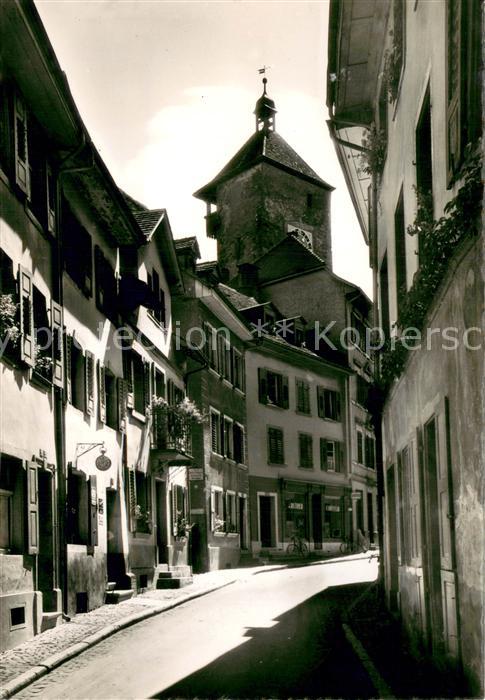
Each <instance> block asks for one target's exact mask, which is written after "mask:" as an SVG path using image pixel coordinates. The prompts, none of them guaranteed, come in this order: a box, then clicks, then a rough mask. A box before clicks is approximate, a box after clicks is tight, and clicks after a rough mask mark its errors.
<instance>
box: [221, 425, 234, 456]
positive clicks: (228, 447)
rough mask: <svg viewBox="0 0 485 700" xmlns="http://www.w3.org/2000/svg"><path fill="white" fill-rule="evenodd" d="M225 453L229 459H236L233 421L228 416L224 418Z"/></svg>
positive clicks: (223, 441)
mask: <svg viewBox="0 0 485 700" xmlns="http://www.w3.org/2000/svg"><path fill="white" fill-rule="evenodd" d="M222 443H223V452H224V457H227V458H228V459H233V457H234V446H233V430H232V420H231V418H228V417H227V416H224V435H223V440H222Z"/></svg>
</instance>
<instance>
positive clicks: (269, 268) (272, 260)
mask: <svg viewBox="0 0 485 700" xmlns="http://www.w3.org/2000/svg"><path fill="white" fill-rule="evenodd" d="M255 264H256V265H257V266H258V267H259V283H260V284H264V283H265V282H270V281H272V280H277V279H281V278H283V277H288V276H290V275H299V274H303V273H305V272H311V271H312V270H320V269H321V268H322V267H323V265H324V261H323V260H322V259H321V258H319V257H318V255H316V254H315V253H313V252H312V251H311V250H309V249H308V248H306V247H305V246H304V245H303V244H302V243H300V241H298V240H297V239H296V238H295V237H294V236H287V237H286V238H283V239H282V240H281V241H280V242H279V243H277V244H276V245H275V246H273V248H271V249H270V250H268V251H267V252H266V253H265V254H264V255H263V256H261V257H260V258H259V259H258V260H256V263H255Z"/></svg>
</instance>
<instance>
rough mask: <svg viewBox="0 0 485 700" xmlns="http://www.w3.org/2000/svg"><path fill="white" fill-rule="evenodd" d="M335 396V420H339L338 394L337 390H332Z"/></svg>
mask: <svg viewBox="0 0 485 700" xmlns="http://www.w3.org/2000/svg"><path fill="white" fill-rule="evenodd" d="M334 396H335V420H340V394H339V392H338V391H335V392H334Z"/></svg>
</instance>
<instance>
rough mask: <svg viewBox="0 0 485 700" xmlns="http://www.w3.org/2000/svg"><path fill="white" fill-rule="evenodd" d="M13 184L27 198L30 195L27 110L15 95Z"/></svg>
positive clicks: (18, 96)
mask: <svg viewBox="0 0 485 700" xmlns="http://www.w3.org/2000/svg"><path fill="white" fill-rule="evenodd" d="M14 102H15V105H14V110H15V128H14V135H15V182H16V183H17V185H18V186H19V187H20V189H21V190H22V191H23V192H25V194H26V195H27V196H29V195H30V172H29V150H28V127H27V121H28V120H27V110H26V108H25V103H24V101H23V100H22V98H21V97H20V95H18V94H16V95H15V100H14Z"/></svg>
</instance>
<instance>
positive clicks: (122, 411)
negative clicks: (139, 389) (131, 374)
mask: <svg viewBox="0 0 485 700" xmlns="http://www.w3.org/2000/svg"><path fill="white" fill-rule="evenodd" d="M117 389H118V430H120V431H121V432H122V433H124V432H125V430H126V419H127V405H126V398H127V393H128V392H127V387H126V381H125V380H124V379H121V377H118V379H117Z"/></svg>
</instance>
